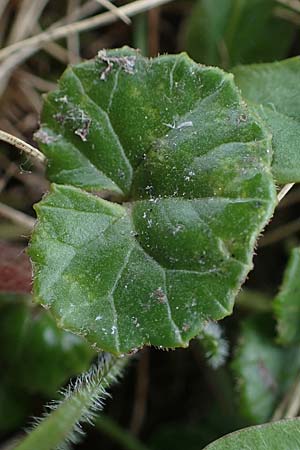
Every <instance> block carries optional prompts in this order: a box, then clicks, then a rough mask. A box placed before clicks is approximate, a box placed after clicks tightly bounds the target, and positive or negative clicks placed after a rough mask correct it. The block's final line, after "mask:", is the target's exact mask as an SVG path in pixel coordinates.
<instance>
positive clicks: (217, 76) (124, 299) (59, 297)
mask: <svg viewBox="0 0 300 450" xmlns="http://www.w3.org/2000/svg"><path fill="white" fill-rule="evenodd" d="M82 118H84V119H82ZM80 120H82V123H81V125H80V123H79V122H80ZM78 121H79V122H78ZM87 123H88V124H89V125H88V128H87V125H86V124H87ZM84 127H86V128H85V132H84V133H83V131H82V130H83V129H84ZM79 129H80V130H81V132H80V133H79V131H78V130H79ZM79 134H80V136H79ZM83 134H84V136H83ZM38 136H39V138H40V140H41V139H42V141H43V142H41V144H40V145H41V149H42V150H43V151H44V153H45V154H46V155H47V157H48V158H49V166H50V168H49V177H50V179H51V180H52V181H56V182H57V183H59V185H58V184H56V185H53V186H52V188H51V193H50V194H49V195H48V196H47V197H46V198H45V199H44V200H42V202H40V203H39V204H38V205H37V206H36V211H37V215H38V219H39V225H38V226H37V228H36V230H35V231H34V234H33V237H32V242H31V247H30V255H31V258H32V261H33V265H34V272H35V281H34V291H35V296H36V298H37V299H38V301H39V302H40V303H42V304H44V305H47V306H49V307H51V310H52V312H53V313H54V315H55V316H56V317H57V318H58V320H59V323H60V326H62V327H64V328H66V329H70V330H72V331H74V332H76V333H81V334H83V335H84V336H86V338H87V339H88V340H89V341H90V342H91V343H93V344H95V345H96V346H97V347H99V348H101V349H104V350H107V351H110V352H113V353H116V354H120V353H123V352H128V351H130V350H133V349H136V348H139V347H142V346H143V345H150V344H152V345H156V346H162V347H177V346H187V345H188V342H189V340H190V339H191V338H193V337H194V336H196V335H197V334H198V332H199V331H200V330H201V328H202V326H203V324H204V323H205V322H206V321H207V320H210V319H213V320H217V319H221V318H223V317H224V316H226V315H228V314H230V313H231V311H232V307H233V303H234V298H235V295H236V293H237V292H238V290H239V288H240V286H241V284H242V283H243V281H244V279H245V277H246V275H247V273H248V272H249V270H250V269H251V267H252V254H253V248H254V245H255V241H256V238H257V236H258V234H259V233H260V231H261V230H262V228H263V227H264V225H265V224H266V223H267V221H268V220H269V218H270V216H271V214H272V211H273V209H274V206H275V202H276V200H275V188H274V183H273V179H272V176H271V174H270V160H271V147H270V137H269V135H268V134H267V133H266V132H265V130H264V128H263V127H261V125H260V122H259V121H258V119H257V117H256V116H253V115H252V114H250V113H249V111H248V110H247V108H246V107H245V105H244V103H243V102H242V100H241V98H240V96H239V93H238V91H237V89H236V87H235V85H234V83H233V81H232V77H231V75H228V74H225V73H224V72H222V71H221V70H219V69H216V68H206V67H204V66H199V65H197V64H196V63H194V62H193V61H192V60H190V59H189V58H188V57H187V56H186V55H184V54H181V55H178V56H161V57H158V58H155V59H149V60H148V59H146V58H143V57H141V56H140V55H139V53H137V52H135V51H133V50H129V49H121V50H116V51H110V52H107V53H103V52H102V53H100V56H99V57H98V58H96V59H95V60H93V61H89V62H87V63H84V64H80V65H78V66H75V67H73V68H69V69H68V70H67V71H66V72H65V74H64V75H63V77H62V78H61V80H60V82H59V88H58V90H57V91H55V92H53V93H51V94H50V95H49V96H48V97H47V98H46V101H45V107H44V112H43V115H42V128H41V130H40V131H39V133H38ZM82 158H84V161H86V165H83V166H81V162H82V161H83V159H82ZM87 161H89V162H87ZM91 167H92V168H93V169H91ZM95 168H96V169H95ZM79 169H80V177H79V176H78V170H79ZM90 170H93V171H94V172H93V174H92V172H90ZM95 170H97V173H96V172H95ZM107 180H108V181H107ZM65 183H70V184H72V185H73V187H72V186H68V185H63V184H65ZM74 186H77V187H74ZM78 186H80V187H84V188H85V189H91V190H97V191H99V190H100V191H101V192H102V193H101V195H102V196H106V198H110V199H111V200H116V199H117V200H118V202H119V203H122V204H117V203H115V202H109V201H106V200H104V199H103V198H99V197H96V196H94V195H91V194H88V193H86V192H84V191H83V190H81V189H78ZM107 189H109V193H108V192H107V191H106V190H107Z"/></svg>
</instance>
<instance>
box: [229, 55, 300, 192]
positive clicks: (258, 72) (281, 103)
mask: <svg viewBox="0 0 300 450" xmlns="http://www.w3.org/2000/svg"><path fill="white" fill-rule="evenodd" d="M233 73H234V76H235V81H236V83H237V85H238V86H239V88H240V89H241V91H242V95H243V97H244V98H245V99H246V100H247V102H248V103H249V104H251V105H253V108H254V109H255V111H256V112H257V113H258V114H259V115H260V117H261V118H262V120H263V121H264V122H265V123H266V125H267V126H268V127H269V129H270V131H271V133H272V135H273V150H274V159H273V163H272V171H273V174H274V177H275V179H276V181H277V182H278V183H282V184H284V183H292V182H298V181H300V91H299V78H300V57H295V58H291V59H287V60H285V61H281V62H274V63H271V64H256V65H250V66H240V67H237V68H235V69H234V70H233Z"/></svg>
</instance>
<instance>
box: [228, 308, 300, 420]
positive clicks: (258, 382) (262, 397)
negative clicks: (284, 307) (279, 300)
mask: <svg viewBox="0 0 300 450" xmlns="http://www.w3.org/2000/svg"><path fill="white" fill-rule="evenodd" d="M274 337H275V336H274V330H273V324H272V322H271V321H270V319H269V317H268V315H266V314H262V315H260V316H256V317H253V318H251V319H248V320H246V321H245V322H244V323H243V327H242V330H241V335H240V340H239V344H238V347H237V349H236V354H235V357H234V360H233V363H232V368H233V370H234V374H235V376H236V378H237V380H238V390H239V402H240V409H241V412H242V414H243V416H244V417H247V418H248V419H249V420H251V422H253V423H262V422H264V421H267V420H268V419H270V417H271V416H272V413H273V412H274V409H275V407H276V406H277V404H278V403H279V401H280V399H281V397H282V396H283V394H284V393H285V392H286V390H287V389H288V388H289V387H290V386H291V384H292V383H293V382H294V381H295V378H296V375H297V373H298V371H299V368H300V352H299V348H298V347H292V348H289V349H285V348H282V347H280V346H278V345H276V344H275V342H274Z"/></svg>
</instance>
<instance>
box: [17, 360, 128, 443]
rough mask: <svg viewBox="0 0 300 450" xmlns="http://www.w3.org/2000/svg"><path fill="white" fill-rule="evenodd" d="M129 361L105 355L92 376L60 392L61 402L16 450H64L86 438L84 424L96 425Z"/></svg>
mask: <svg viewBox="0 0 300 450" xmlns="http://www.w3.org/2000/svg"><path fill="white" fill-rule="evenodd" d="M127 362H128V358H126V357H124V358H117V357H115V356H112V355H110V354H102V355H101V356H99V358H98V362H97V363H96V364H95V365H94V366H92V368H91V369H90V371H89V372H87V373H85V374H83V375H82V376H81V377H79V378H77V379H76V380H75V381H74V382H71V383H70V384H69V386H68V388H67V389H64V390H62V391H61V393H60V394H61V395H62V400H60V401H55V402H52V403H50V404H49V405H47V411H46V412H45V414H44V416H43V417H42V418H40V419H35V424H34V425H33V429H32V430H29V434H28V435H27V436H26V437H25V438H24V439H23V440H22V441H21V442H19V444H18V445H16V447H15V449H14V450H33V449H36V450H37V449H38V450H54V449H59V450H65V449H67V448H68V446H69V444H71V443H77V442H78V440H79V439H80V437H81V436H82V435H83V434H84V432H83V429H82V424H83V423H89V424H93V422H94V420H95V417H96V413H98V412H99V411H101V410H102V409H103V404H104V400H105V398H106V397H107V396H108V395H109V394H108V393H107V391H106V389H107V388H108V387H109V386H110V385H111V384H113V383H115V382H116V381H117V380H118V379H119V377H120V375H121V374H122V371H123V368H124V367H125V365H126V364H127Z"/></svg>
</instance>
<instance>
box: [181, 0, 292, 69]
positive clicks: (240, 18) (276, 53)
mask: <svg viewBox="0 0 300 450" xmlns="http://www.w3.org/2000/svg"><path fill="white" fill-rule="evenodd" d="M276 6H278V3H277V1H276V0H198V1H197V2H196V5H195V6H194V8H193V9H192V12H191V14H190V17H189V19H188V21H187V24H186V33H185V49H187V51H188V52H189V54H190V55H191V56H192V58H194V59H195V60H196V61H199V62H201V63H204V64H212V65H217V66H221V67H224V68H228V67H232V66H234V65H235V64H242V63H243V64H249V63H254V62H262V61H274V60H276V59H281V58H284V57H285V56H286V54H287V51H288V49H289V47H290V45H291V44H292V40H293V36H294V32H295V26H294V25H292V24H291V23H290V22H287V21H286V20H283V19H280V18H278V17H275V15H274V8H275V7H276Z"/></svg>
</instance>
